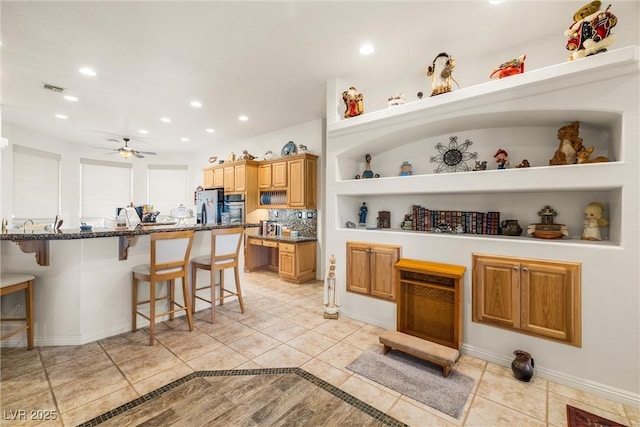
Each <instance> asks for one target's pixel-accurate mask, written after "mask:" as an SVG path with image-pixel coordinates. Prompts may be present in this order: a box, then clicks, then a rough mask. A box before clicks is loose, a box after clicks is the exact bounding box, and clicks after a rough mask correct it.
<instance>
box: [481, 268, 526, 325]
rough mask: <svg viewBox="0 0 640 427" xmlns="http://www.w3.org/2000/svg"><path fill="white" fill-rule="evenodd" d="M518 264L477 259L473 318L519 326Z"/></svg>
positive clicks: (484, 321)
mask: <svg viewBox="0 0 640 427" xmlns="http://www.w3.org/2000/svg"><path fill="white" fill-rule="evenodd" d="M519 265H520V264H519V263H518V262H515V261H507V260H500V259H495V258H491V257H482V258H480V257H478V258H475V263H474V266H473V320H474V321H476V322H483V323H492V324H495V325H499V326H504V327H508V328H518V327H519V325H520V307H519V306H520V290H519Z"/></svg>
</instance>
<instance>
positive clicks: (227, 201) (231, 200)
mask: <svg viewBox="0 0 640 427" xmlns="http://www.w3.org/2000/svg"><path fill="white" fill-rule="evenodd" d="M224 211H225V213H227V214H229V222H230V223H231V224H243V223H244V222H245V211H244V194H225V195H224Z"/></svg>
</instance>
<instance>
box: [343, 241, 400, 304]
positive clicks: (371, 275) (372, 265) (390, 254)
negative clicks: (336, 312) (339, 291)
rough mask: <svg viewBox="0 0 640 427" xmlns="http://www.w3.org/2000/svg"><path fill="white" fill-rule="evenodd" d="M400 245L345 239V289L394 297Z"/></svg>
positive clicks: (382, 296)
mask: <svg viewBox="0 0 640 427" xmlns="http://www.w3.org/2000/svg"><path fill="white" fill-rule="evenodd" d="M401 250H402V248H401V247H400V246H395V245H383V244H377V243H360V242H347V292H355V293H358V294H363V295H369V296H372V297H376V298H380V299H385V300H390V301H395V299H396V289H395V276H394V269H393V268H394V266H395V264H396V262H397V261H398V259H400V255H401Z"/></svg>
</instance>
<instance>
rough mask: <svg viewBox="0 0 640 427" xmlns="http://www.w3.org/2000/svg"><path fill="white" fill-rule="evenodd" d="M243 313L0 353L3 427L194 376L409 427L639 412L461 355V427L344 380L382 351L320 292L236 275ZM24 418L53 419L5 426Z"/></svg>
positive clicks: (63, 419) (90, 412)
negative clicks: (293, 378) (311, 399)
mask: <svg viewBox="0 0 640 427" xmlns="http://www.w3.org/2000/svg"><path fill="white" fill-rule="evenodd" d="M244 277H245V283H244V285H243V294H244V295H245V306H246V311H245V314H244V315H243V314H241V313H240V310H239V306H238V304H237V302H227V303H226V304H225V305H224V307H220V308H219V309H218V311H217V313H218V314H217V323H216V324H211V323H210V321H209V320H210V313H209V311H208V310H205V311H201V312H199V313H197V314H196V316H195V329H194V331H193V332H189V330H188V327H187V324H186V322H185V321H184V318H179V319H176V320H175V321H173V322H165V323H162V324H160V325H158V328H157V332H156V337H157V340H156V344H155V345H154V346H153V347H149V346H148V334H147V332H146V330H139V331H138V332H135V333H126V334H122V335H119V336H115V337H111V338H107V339H104V340H100V341H98V342H93V343H89V344H85V345H82V346H65V347H41V348H36V349H34V350H31V351H26V350H25V349H23V348H22V349H18V348H2V350H1V364H2V371H1V375H2V376H1V390H0V391H1V400H0V406H1V409H2V418H1V419H0V424H1V425H3V426H4V425H6V426H13V425H38V424H42V425H65V426H71V425H77V424H79V423H81V422H83V421H87V420H89V419H91V418H93V417H95V416H97V415H99V414H102V413H104V412H106V411H108V410H110V409H113V408H115V407H117V406H120V405H122V404H124V403H126V402H128V401H131V400H133V399H136V398H137V397H139V396H141V395H144V394H146V393H148V392H149V391H152V390H154V389H156V388H158V387H161V386H163V385H165V384H167V383H169V382H171V381H173V380H176V379H178V378H181V377H183V376H185V375H187V374H189V373H190V372H193V371H197V370H219V369H235V368H238V369H244V368H274V367H293V366H299V367H301V368H303V369H305V370H306V371H308V372H310V373H312V374H314V375H316V376H318V377H320V378H322V379H324V380H325V381H327V382H329V383H331V384H333V385H336V386H338V387H340V388H341V389H343V390H345V391H346V392H348V393H351V394H352V395H354V396H355V397H357V398H359V399H361V400H363V401H365V402H366V403H368V404H370V405H372V406H374V407H376V408H378V409H379V410H382V411H384V412H386V413H388V414H389V415H391V416H393V417H395V418H397V419H399V420H400V421H403V422H405V423H407V424H409V425H411V426H452V425H455V426H510V427H511V426H545V425H546V426H554V427H563V426H566V425H567V421H566V405H567V404H570V405H572V406H575V407H578V408H581V409H584V410H586V411H589V412H592V413H596V414H598V415H601V416H603V417H605V418H608V419H610V420H613V421H616V422H619V423H621V424H625V425H628V426H640V410H639V409H638V408H631V407H629V406H626V405H622V404H620V403H617V402H613V401H610V400H606V399H603V398H601V397H598V396H594V395H590V394H587V393H584V392H582V391H579V390H575V389H571V388H568V387H565V386H562V385H559V384H555V383H552V382H550V381H547V380H545V379H542V378H539V377H534V378H533V380H532V381H531V382H530V383H523V382H520V381H518V380H515V379H514V378H513V375H512V373H511V370H510V368H506V367H503V366H499V365H496V364H493V363H488V362H485V361H483V360H480V359H476V358H473V357H469V356H465V355H463V356H461V358H460V360H459V361H458V363H457V364H456V366H455V368H454V369H457V370H459V371H461V372H463V373H464V374H466V375H469V376H471V377H473V378H474V379H475V380H476V382H475V386H474V388H473V391H472V394H471V396H470V398H469V400H468V401H467V404H466V406H465V409H464V412H463V414H462V416H461V417H460V419H454V418H451V417H448V416H447V415H444V414H442V413H440V412H438V411H436V410H434V409H432V408H430V407H428V406H425V405H422V404H420V403H418V402H416V401H414V400H412V399H410V398H408V397H406V396H404V395H401V394H399V393H397V392H394V391H393V390H390V389H387V388H385V387H383V386H381V385H379V384H377V383H374V382H372V381H369V380H367V379H365V378H363V377H361V376H359V375H357V374H353V373H352V372H351V371H349V370H347V369H345V366H347V365H348V364H349V363H350V362H352V361H353V360H354V359H355V358H356V357H358V356H359V355H360V354H361V353H362V352H363V351H376V352H381V351H382V346H381V345H380V344H379V343H378V334H379V333H380V331H381V329H380V328H378V327H375V326H372V325H368V324H365V323H362V322H359V321H355V320H352V319H348V318H346V317H344V316H341V317H340V318H339V319H338V320H326V319H324V318H323V316H322V312H323V310H322V305H321V301H322V283H320V282H312V283H307V284H302V285H295V284H291V283H287V282H283V281H281V280H280V279H279V278H278V276H277V275H276V274H274V273H271V272H258V273H251V274H245V276H244ZM20 410H22V411H26V412H25V413H26V414H27V418H29V417H30V416H31V414H32V413H31V410H40V412H34V413H33V414H37V415H39V416H40V417H43V416H46V415H50V414H53V412H52V411H55V416H56V420H55V421H46V422H44V423H41V422H39V421H35V420H27V421H22V422H18V421H15V420H12V418H15V417H16V414H19V413H18V412H16V411H20Z"/></svg>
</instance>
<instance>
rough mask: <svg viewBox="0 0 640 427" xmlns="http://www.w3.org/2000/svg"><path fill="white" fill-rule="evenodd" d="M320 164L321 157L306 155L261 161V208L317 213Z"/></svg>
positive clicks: (259, 181) (259, 173)
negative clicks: (317, 185) (317, 183)
mask: <svg viewBox="0 0 640 427" xmlns="http://www.w3.org/2000/svg"><path fill="white" fill-rule="evenodd" d="M317 160H318V156H316V155H314V154H308V153H303V154H297V155H292V156H286V157H280V158H278V159H274V160H263V161H261V162H260V165H259V166H258V188H259V190H260V200H259V201H260V207H264V208H281V209H287V208H291V209H315V208H316V193H317V191H316V182H317V181H316V173H317V166H316V165H317Z"/></svg>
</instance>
